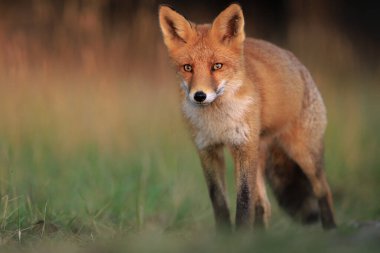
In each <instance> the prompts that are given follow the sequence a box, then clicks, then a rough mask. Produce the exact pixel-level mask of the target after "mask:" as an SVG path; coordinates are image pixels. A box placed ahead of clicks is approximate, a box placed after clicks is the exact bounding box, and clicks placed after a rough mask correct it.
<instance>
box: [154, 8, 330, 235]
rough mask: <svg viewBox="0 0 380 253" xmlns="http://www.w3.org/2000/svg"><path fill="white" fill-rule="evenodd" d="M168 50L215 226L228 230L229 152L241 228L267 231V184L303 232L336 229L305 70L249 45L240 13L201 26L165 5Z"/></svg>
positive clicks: (321, 115)
mask: <svg viewBox="0 0 380 253" xmlns="http://www.w3.org/2000/svg"><path fill="white" fill-rule="evenodd" d="M159 22H160V27H161V31H162V34H163V39H164V43H165V45H166V46H167V49H168V52H169V55H170V57H171V59H172V60H173V61H174V62H175V63H176V65H177V67H178V72H179V74H180V76H181V77H182V79H183V80H182V82H181V87H182V89H183V92H182V98H183V105H182V109H183V114H184V116H185V119H186V121H187V123H188V125H189V128H190V131H191V134H192V138H193V141H194V143H195V145H196V147H197V151H198V154H199V157H200V161H201V164H202V168H203V171H204V175H205V178H206V183H207V185H208V189H209V196H210V199H211V203H212V207H213V210H214V216H215V221H216V225H217V227H218V228H221V229H223V228H228V229H229V228H230V227H231V219H230V212H229V208H228V205H227V199H226V186H225V169H226V168H225V162H224V152H223V149H224V147H227V148H228V149H229V151H230V152H231V154H232V157H233V160H234V165H235V180H236V189H237V193H236V194H237V202H236V217H235V224H236V227H237V228H249V227H251V226H253V225H255V226H268V224H269V220H270V216H271V206H270V203H269V200H268V197H267V193H266V187H265V180H267V181H268V183H269V185H270V186H271V188H272V189H273V192H274V195H275V197H276V199H277V200H278V202H279V205H280V206H281V207H282V208H283V209H284V210H285V211H286V213H288V214H289V215H290V216H291V217H293V218H294V219H295V220H297V221H300V222H302V223H304V224H309V223H314V222H317V221H319V220H320V221H321V223H322V226H323V228H325V229H329V228H334V227H335V226H336V225H335V219H334V213H333V198H332V194H331V191H330V188H329V184H328V182H327V179H326V176H325V173H324V165H323V136H324V131H325V128H326V124H327V120H326V109H325V106H324V103H323V100H322V97H321V95H320V93H319V91H318V89H317V86H316V85H315V83H314V80H313V79H312V77H311V75H310V73H309V71H308V70H307V69H306V68H305V67H304V66H303V65H302V64H301V63H300V62H299V60H298V59H297V58H296V57H295V56H294V55H293V54H292V53H290V52H288V51H286V50H284V49H281V48H279V47H276V46H275V45H273V44H270V43H269V42H265V41H262V40H257V39H252V38H247V39H246V38H245V33H244V16H243V12H242V9H241V7H240V6H239V5H237V4H232V5H230V6H229V7H228V8H226V9H225V10H224V11H222V12H221V13H220V14H219V15H218V16H217V17H216V18H215V20H214V21H213V22H212V24H204V25H196V24H194V23H192V22H190V21H188V20H187V19H185V18H184V17H183V16H182V15H181V14H179V13H178V12H176V11H175V10H173V9H171V8H169V7H168V6H160V9H159Z"/></svg>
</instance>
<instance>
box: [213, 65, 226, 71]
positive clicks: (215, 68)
mask: <svg viewBox="0 0 380 253" xmlns="http://www.w3.org/2000/svg"><path fill="white" fill-rule="evenodd" d="M222 67H223V64H222V63H215V64H214V66H212V70H213V71H215V70H218V69H221V68H222Z"/></svg>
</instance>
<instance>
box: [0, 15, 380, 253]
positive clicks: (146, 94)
mask: <svg viewBox="0 0 380 253" xmlns="http://www.w3.org/2000/svg"><path fill="white" fill-rule="evenodd" d="M154 18H155V17H154V16H153V17H152V18H151V19H144V20H141V22H140V23H139V22H136V23H135V26H136V27H140V26H142V27H143V26H145V25H147V24H148V25H149V24H150V25H152V24H155V23H154V22H155V21H154V20H155V19H154ZM154 29H155V32H154V33H152V34H151V35H147V34H145V35H144V34H143V35H140V37H139V38H140V40H138V41H137V43H136V42H134V43H135V44H133V45H132V44H128V38H127V37H128V36H131V34H133V32H131V33H130V34H129V35H128V36H127V35H125V36H126V37H122V38H121V39H119V40H118V41H119V43H116V44H113V45H111V46H110V47H111V49H112V48H113V49H115V50H116V51H117V49H119V48H120V47H121V43H120V41H124V39H125V41H126V44H125V48H129V49H131V48H132V50H129V51H128V52H129V53H130V54H129V57H131V59H132V60H131V61H130V63H129V65H126V66H125V65H124V66H125V70H124V69H123V67H121V66H119V65H118V63H120V62H118V61H117V60H118V59H119V58H117V57H116V60H115V59H113V61H105V60H104V58H102V57H103V56H99V57H100V60H99V59H97V58H96V57H97V56H98V54H96V53H94V52H99V50H98V49H99V47H100V46H99V44H91V45H87V44H84V45H82V46H83V48H86V47H89V48H90V51H89V52H87V53H85V54H82V58H81V59H82V60H83V61H82V62H81V63H83V64H82V65H80V64H81V63H79V65H80V68H78V69H76V68H77V67H76V66H77V65H75V63H76V60H75V59H74V58H75V57H74V56H75V51H69V53H71V54H67V52H66V51H64V52H60V54H59V56H61V57H64V56H66V57H68V58H70V59H71V58H73V59H71V60H70V61H69V62H68V63H67V62H65V63H62V62H61V61H60V62H59V64H62V65H60V67H59V68H56V67H55V65H54V64H52V63H51V61H52V59H53V58H54V57H52V56H50V57H51V58H47V57H45V55H43V54H42V56H41V57H40V58H41V59H43V60H40V59H39V58H37V60H36V62H37V63H36V62H33V61H30V59H31V58H32V59H34V60H35V59H36V58H35V57H36V55H38V54H37V53H35V54H34V53H33V52H41V51H42V50H41V48H42V47H43V45H42V46H41V45H40V44H39V43H38V42H36V41H35V39H34V38H33V37H27V36H26V37H22V36H21V37H17V36H16V39H15V41H13V42H12V43H17V41H18V42H19V44H16V46H14V47H13V48H11V49H12V50H13V51H12V50H11V53H12V52H13V54H12V55H11V56H9V59H11V61H10V63H6V62H4V61H0V66H1V71H0V72H1V75H0V194H1V195H0V197H1V200H0V251H1V252H18V251H23V252H26V251H27V252H44V250H45V251H47V252H48V251H50V250H52V249H53V250H54V251H55V252H82V251H83V252H128V251H132V252H133V251H140V252H194V251H196V252H197V251H198V252H231V251H233V252H252V251H255V252H271V251H272V252H274V251H280V250H281V251H284V250H285V249H286V250H285V251H289V252H290V251H293V252H297V251H298V252H305V251H306V250H307V251H308V252H321V251H325V252H340V251H341V252H378V250H379V248H380V228H379V227H380V221H379V220H380V201H379V193H380V184H379V182H380V157H379V151H380V134H379V132H378V130H379V129H380V117H379V115H380V104H379V101H380V86H379V81H380V74H379V73H380V69H379V71H375V72H367V71H366V69H365V68H363V67H362V66H360V65H357V64H353V63H352V62H353V61H354V59H351V58H346V57H341V58H339V57H332V58H334V60H333V61H330V60H329V59H328V58H329V57H330V54H333V55H334V56H337V55H338V56H339V55H346V51H345V48H344V47H343V46H342V45H341V44H339V41H338V42H337V45H338V46H337V48H339V49H341V50H340V51H339V50H338V51H334V49H336V48H333V51H331V48H329V49H328V50H326V49H325V50H323V45H325V44H324V43H323V41H321V40H323V39H324V38H325V37H326V36H325V37H324V36H321V37H322V38H319V41H317V42H315V43H314V44H313V43H310V44H308V43H301V44H297V42H298V43H300V41H301V42H305V41H302V40H301V39H299V38H298V37H297V34H299V33H296V35H294V36H293V37H291V38H292V39H293V43H289V44H290V47H291V49H293V51H295V52H296V55H298V56H299V57H300V59H301V60H302V61H303V62H305V63H306V65H307V66H308V67H309V68H310V69H311V72H312V74H313V76H314V78H315V80H316V82H317V84H318V87H319V88H320V90H321V93H322V95H323V97H324V100H325V102H326V106H327V108H328V120H329V125H328V129H327V133H326V137H325V145H326V161H325V164H326V171H327V176H328V179H329V182H330V185H331V188H332V191H333V195H334V197H335V209H336V217H337V221H338V225H339V227H338V229H337V230H335V231H330V232H323V231H322V229H321V227H320V225H319V224H318V225H315V226H310V227H302V226H301V225H298V224H296V223H294V222H293V221H292V220H291V219H290V218H289V217H287V216H286V214H285V213H284V212H283V211H282V210H281V209H279V208H278V206H277V203H276V202H275V199H274V198H271V203H272V206H273V218H272V222H271V226H270V228H269V230H268V231H260V230H258V231H254V232H253V233H249V234H239V233H237V234H232V235H216V234H215V231H214V220H213V213H212V209H211V204H210V201H209V197H208V194H207V189H206V184H205V181H204V178H203V173H202V170H201V167H200V163H199V160H198V157H197V155H196V152H195V148H194V147H193V144H192V143H191V141H190V138H189V135H188V133H187V131H186V126H185V124H184V123H183V121H182V117H181V111H180V101H179V96H178V91H179V85H178V80H177V79H176V77H175V73H174V71H173V70H171V69H170V64H169V60H168V59H167V57H166V55H165V54H166V52H165V48H164V47H163V44H162V42H161V41H160V39H161V38H160V37H157V36H158V31H157V28H154ZM132 30H133V29H132ZM135 30H136V29H135ZM0 35H1V34H0ZM144 36H152V37H153V38H154V41H155V42H157V43H158V46H154V47H149V48H148V49H147V50H144V48H143V47H138V46H137V45H138V44H139V43H141V42H142V41H145V40H144V38H146V37H144ZM305 37H307V36H304V37H302V38H303V39H304V40H305ZM61 38H62V37H57V39H56V41H60V39H61ZM141 38H143V39H141ZM149 38H150V37H149ZM0 39H1V36H0ZM53 40H54V38H53ZM309 40H310V41H312V40H314V41H315V38H309ZM23 41H24V42H30V43H31V44H30V45H31V46H30V45H29V47H27V49H25V48H23V46H22V45H23ZM54 41H55V40H54ZM95 41H99V40H96V39H95ZM139 41H140V42H139ZM0 42H1V43H2V44H1V45H2V47H3V48H4V45H6V42H4V40H3V41H2V40H0ZM306 42H308V41H306ZM100 44H101V43H100ZM305 44H307V45H308V46H307V47H306V48H305V47H303V46H302V45H305ZM12 45H15V44H12ZM33 45H36V47H34V46H33ZM315 45H319V47H317V48H315V47H313V46H315ZM56 47H57V48H61V46H60V45H58V46H56ZM320 47H321V48H320ZM341 47H343V49H342V48H341ZM3 48H2V49H3ZM57 48H55V49H54V50H56V51H54V50H53V51H54V52H57ZM62 48H65V47H64V46H62ZM135 49H136V50H135ZM8 50H9V48H8ZM23 50H24V51H23ZM33 50H34V51H33ZM91 50H92V51H91ZM2 52H3V55H4V52H5V50H4V51H2ZM20 52H21V53H20ZM23 52H24V53H25V52H26V53H25V55H24V54H23ZM107 52H110V53H109V54H111V55H112V56H116V55H117V53H115V52H114V51H112V50H111V51H107V50H104V51H101V50H100V54H107ZM131 52H132V53H131ZM152 52H155V56H154V57H152V58H149V57H150V56H148V55H149V54H151V53H152ZM321 52H324V53H321ZM94 55H95V58H93V57H94ZM157 55H158V56H157ZM39 56H40V55H39ZM315 56H318V57H315ZM28 57H29V58H28ZM133 57H135V58H133ZM109 58H110V59H111V58H112V57H109ZM28 59H29V60H28ZM65 59H66V58H63V61H65ZM107 59H108V58H107ZM144 59H145V61H144ZM146 59H154V61H152V62H148V63H147V62H146ZM131 62H132V63H133V64H132V63H131ZM337 62H338V63H339V64H341V63H342V62H344V63H345V64H343V65H342V64H341V65H339V66H336V65H334V64H336V63H337ZM64 64H66V65H64ZM70 64H73V66H74V67H73V66H71V67H70V66H69V67H67V65H70ZM330 64H332V65H334V66H332V67H331V65H330ZM62 66H63V67H62ZM342 66H343V67H342ZM115 68H116V70H115ZM227 160H228V163H227V164H228V170H227V176H228V177H227V181H228V190H229V204H230V208H231V210H232V216H233V215H234V211H235V210H234V209H235V208H234V207H235V205H234V203H235V195H234V179H233V166H232V162H231V158H230V157H229V156H228V155H227Z"/></svg>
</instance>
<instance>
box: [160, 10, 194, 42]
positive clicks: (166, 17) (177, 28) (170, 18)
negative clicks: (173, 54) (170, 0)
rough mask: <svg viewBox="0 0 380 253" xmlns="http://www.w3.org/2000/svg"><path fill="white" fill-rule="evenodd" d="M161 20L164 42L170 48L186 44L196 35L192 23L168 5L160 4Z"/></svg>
mask: <svg viewBox="0 0 380 253" xmlns="http://www.w3.org/2000/svg"><path fill="white" fill-rule="evenodd" d="M159 20H160V27H161V31H162V34H163V37H164V42H165V44H166V46H167V47H168V48H169V49H172V48H175V47H180V46H182V45H183V44H186V43H187V42H188V41H189V40H190V39H191V37H192V36H193V35H194V30H193V28H192V26H191V23H190V22H189V21H188V20H187V19H186V18H185V17H183V16H182V15H181V14H179V13H178V12H176V11H175V10H173V9H171V8H170V7H168V6H165V5H161V6H160V9H159Z"/></svg>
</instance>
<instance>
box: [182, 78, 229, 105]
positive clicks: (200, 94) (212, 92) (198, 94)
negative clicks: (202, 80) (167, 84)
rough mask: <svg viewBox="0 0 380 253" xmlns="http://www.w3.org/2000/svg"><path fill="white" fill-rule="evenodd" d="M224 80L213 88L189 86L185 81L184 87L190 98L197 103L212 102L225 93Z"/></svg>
mask: <svg viewBox="0 0 380 253" xmlns="http://www.w3.org/2000/svg"><path fill="white" fill-rule="evenodd" d="M224 83H225V82H224V81H223V82H221V83H220V84H219V85H218V86H217V87H216V89H211V88H207V87H204V88H200V87H192V88H189V87H188V85H187V83H186V82H185V81H184V83H183V89H184V90H185V91H186V93H187V97H188V99H189V100H190V101H191V102H193V103H195V104H202V105H206V104H210V103H212V102H214V100H215V99H216V98H217V97H219V96H220V95H222V94H223V92H224Z"/></svg>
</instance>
